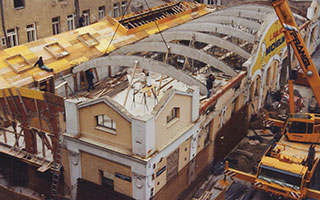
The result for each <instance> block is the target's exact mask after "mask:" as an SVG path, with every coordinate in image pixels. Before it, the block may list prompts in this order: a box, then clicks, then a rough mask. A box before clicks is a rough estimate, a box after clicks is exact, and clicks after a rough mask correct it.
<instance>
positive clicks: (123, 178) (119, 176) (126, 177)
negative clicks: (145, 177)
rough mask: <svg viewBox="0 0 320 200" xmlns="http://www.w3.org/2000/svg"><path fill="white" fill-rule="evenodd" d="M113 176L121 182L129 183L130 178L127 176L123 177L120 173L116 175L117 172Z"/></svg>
mask: <svg viewBox="0 0 320 200" xmlns="http://www.w3.org/2000/svg"><path fill="white" fill-rule="evenodd" d="M115 176H116V177H117V178H120V179H122V180H125V181H128V182H131V177H130V176H127V175H124V174H120V173H118V172H116V173H115Z"/></svg>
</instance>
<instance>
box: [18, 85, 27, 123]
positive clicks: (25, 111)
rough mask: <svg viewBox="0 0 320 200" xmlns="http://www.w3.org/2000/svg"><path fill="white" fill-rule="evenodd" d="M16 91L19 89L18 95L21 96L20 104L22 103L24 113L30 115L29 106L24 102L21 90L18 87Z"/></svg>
mask: <svg viewBox="0 0 320 200" xmlns="http://www.w3.org/2000/svg"><path fill="white" fill-rule="evenodd" d="M16 91H17V94H18V97H19V100H20V104H21V105H22V108H23V111H24V114H25V116H26V117H28V111H27V107H26V104H25V103H24V101H23V99H22V97H21V93H20V90H19V89H18V88H16Z"/></svg>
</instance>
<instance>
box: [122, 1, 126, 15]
mask: <svg viewBox="0 0 320 200" xmlns="http://www.w3.org/2000/svg"><path fill="white" fill-rule="evenodd" d="M121 11H122V16H123V15H125V14H127V13H128V11H127V1H123V2H121Z"/></svg>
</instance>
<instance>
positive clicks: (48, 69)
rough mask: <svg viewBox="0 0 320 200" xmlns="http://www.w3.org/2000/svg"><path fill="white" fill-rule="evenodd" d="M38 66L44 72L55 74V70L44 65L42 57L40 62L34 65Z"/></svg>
mask: <svg viewBox="0 0 320 200" xmlns="http://www.w3.org/2000/svg"><path fill="white" fill-rule="evenodd" d="M37 65H38V66H39V68H40V69H42V70H44V71H47V72H53V69H50V68H49V67H47V66H46V65H44V64H43V60H42V56H40V58H39V60H38V61H37V62H36V63H35V64H34V67H35V66H37Z"/></svg>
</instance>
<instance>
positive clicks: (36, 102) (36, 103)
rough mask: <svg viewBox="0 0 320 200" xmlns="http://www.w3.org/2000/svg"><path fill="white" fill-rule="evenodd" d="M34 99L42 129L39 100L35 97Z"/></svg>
mask: <svg viewBox="0 0 320 200" xmlns="http://www.w3.org/2000/svg"><path fill="white" fill-rule="evenodd" d="M33 101H34V105H35V107H36V112H37V116H38V120H39V124H40V129H42V122H41V113H40V110H39V108H38V101H37V99H33Z"/></svg>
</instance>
